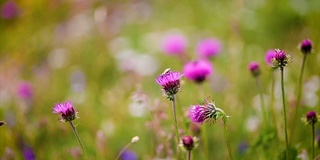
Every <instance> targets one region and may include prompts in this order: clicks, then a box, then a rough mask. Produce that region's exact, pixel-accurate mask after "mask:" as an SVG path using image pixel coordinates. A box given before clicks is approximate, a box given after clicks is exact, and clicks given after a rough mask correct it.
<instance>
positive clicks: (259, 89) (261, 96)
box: [255, 77, 269, 126]
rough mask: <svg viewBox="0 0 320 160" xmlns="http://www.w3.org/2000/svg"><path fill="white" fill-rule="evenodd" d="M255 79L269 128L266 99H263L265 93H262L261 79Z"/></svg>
mask: <svg viewBox="0 0 320 160" xmlns="http://www.w3.org/2000/svg"><path fill="white" fill-rule="evenodd" d="M255 79H256V83H257V87H258V92H259V95H260V102H261V108H262V114H263V117H264V120H265V123H266V124H267V126H269V121H268V112H267V110H266V107H265V105H264V98H263V93H262V89H261V85H260V79H259V77H256V78H255Z"/></svg>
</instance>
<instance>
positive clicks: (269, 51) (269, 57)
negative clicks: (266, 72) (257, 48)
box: [265, 49, 276, 65]
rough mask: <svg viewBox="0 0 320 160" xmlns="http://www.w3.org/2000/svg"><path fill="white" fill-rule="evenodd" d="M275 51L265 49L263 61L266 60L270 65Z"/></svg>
mask: <svg viewBox="0 0 320 160" xmlns="http://www.w3.org/2000/svg"><path fill="white" fill-rule="evenodd" d="M275 54H276V52H275V51H274V49H270V50H268V51H267V53H266V55H265V61H266V62H267V64H268V65H272V64H273V63H272V60H273V58H274V57H275Z"/></svg>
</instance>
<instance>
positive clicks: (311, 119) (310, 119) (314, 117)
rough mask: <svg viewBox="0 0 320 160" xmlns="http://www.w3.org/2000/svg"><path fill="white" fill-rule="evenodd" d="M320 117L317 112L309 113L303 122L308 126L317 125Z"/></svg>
mask: <svg viewBox="0 0 320 160" xmlns="http://www.w3.org/2000/svg"><path fill="white" fill-rule="evenodd" d="M319 118H320V117H319V115H318V114H317V112H315V111H309V112H308V113H307V114H306V116H305V117H302V121H304V122H305V123H306V124H315V123H317V122H318V119H319Z"/></svg>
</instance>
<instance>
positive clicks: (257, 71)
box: [248, 62, 260, 77]
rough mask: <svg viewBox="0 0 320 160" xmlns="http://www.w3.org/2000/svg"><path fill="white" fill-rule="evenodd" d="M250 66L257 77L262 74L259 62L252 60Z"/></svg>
mask: <svg viewBox="0 0 320 160" xmlns="http://www.w3.org/2000/svg"><path fill="white" fill-rule="evenodd" d="M248 68H249V70H250V71H251V73H252V75H253V76H255V77H256V76H259V75H260V66H259V63H258V62H250V63H249V65H248Z"/></svg>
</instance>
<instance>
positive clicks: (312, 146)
mask: <svg viewBox="0 0 320 160" xmlns="http://www.w3.org/2000/svg"><path fill="white" fill-rule="evenodd" d="M311 142H312V143H311V148H312V159H314V123H312V141H311Z"/></svg>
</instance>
